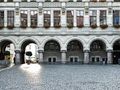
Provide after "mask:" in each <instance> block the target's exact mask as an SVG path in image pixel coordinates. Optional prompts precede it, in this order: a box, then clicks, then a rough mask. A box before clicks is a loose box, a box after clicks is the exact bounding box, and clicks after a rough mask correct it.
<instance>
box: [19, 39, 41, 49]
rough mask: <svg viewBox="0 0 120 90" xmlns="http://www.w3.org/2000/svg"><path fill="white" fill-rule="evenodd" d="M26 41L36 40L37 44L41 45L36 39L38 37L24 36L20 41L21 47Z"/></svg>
mask: <svg viewBox="0 0 120 90" xmlns="http://www.w3.org/2000/svg"><path fill="white" fill-rule="evenodd" d="M26 41H32V42H34V43H35V44H37V46H39V44H40V43H39V41H38V40H37V39H36V38H33V37H26V38H22V39H21V40H20V42H19V48H21V47H22V45H23V43H24V42H26Z"/></svg>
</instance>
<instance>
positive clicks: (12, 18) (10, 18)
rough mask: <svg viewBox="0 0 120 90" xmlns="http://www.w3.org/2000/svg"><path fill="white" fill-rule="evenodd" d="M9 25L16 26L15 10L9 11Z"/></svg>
mask: <svg viewBox="0 0 120 90" xmlns="http://www.w3.org/2000/svg"><path fill="white" fill-rule="evenodd" d="M7 26H8V27H11V28H12V27H14V11H7Z"/></svg>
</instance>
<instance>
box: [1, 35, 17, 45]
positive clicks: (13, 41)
mask: <svg viewBox="0 0 120 90" xmlns="http://www.w3.org/2000/svg"><path fill="white" fill-rule="evenodd" d="M3 41H9V42H11V43H13V44H14V46H15V47H16V46H17V42H16V41H15V40H14V38H6V37H5V38H1V39H0V43H1V42H3Z"/></svg>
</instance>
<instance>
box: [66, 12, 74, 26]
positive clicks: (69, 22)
mask: <svg viewBox="0 0 120 90" xmlns="http://www.w3.org/2000/svg"><path fill="white" fill-rule="evenodd" d="M67 27H73V11H71V10H69V11H67Z"/></svg>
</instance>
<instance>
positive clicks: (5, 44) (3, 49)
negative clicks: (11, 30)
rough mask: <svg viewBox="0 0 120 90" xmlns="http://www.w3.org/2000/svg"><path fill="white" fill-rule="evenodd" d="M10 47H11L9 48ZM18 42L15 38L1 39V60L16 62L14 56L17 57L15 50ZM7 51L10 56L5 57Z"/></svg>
mask: <svg viewBox="0 0 120 90" xmlns="http://www.w3.org/2000/svg"><path fill="white" fill-rule="evenodd" d="M8 45H9V46H8ZM16 45H17V44H16V42H15V40H14V39H13V38H11V37H10V38H1V39H0V60H1V59H2V60H9V61H10V62H14V60H13V59H14V56H15V53H14V51H15V48H16ZM6 51H9V52H10V55H5V54H4V53H5V52H6Z"/></svg>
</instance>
